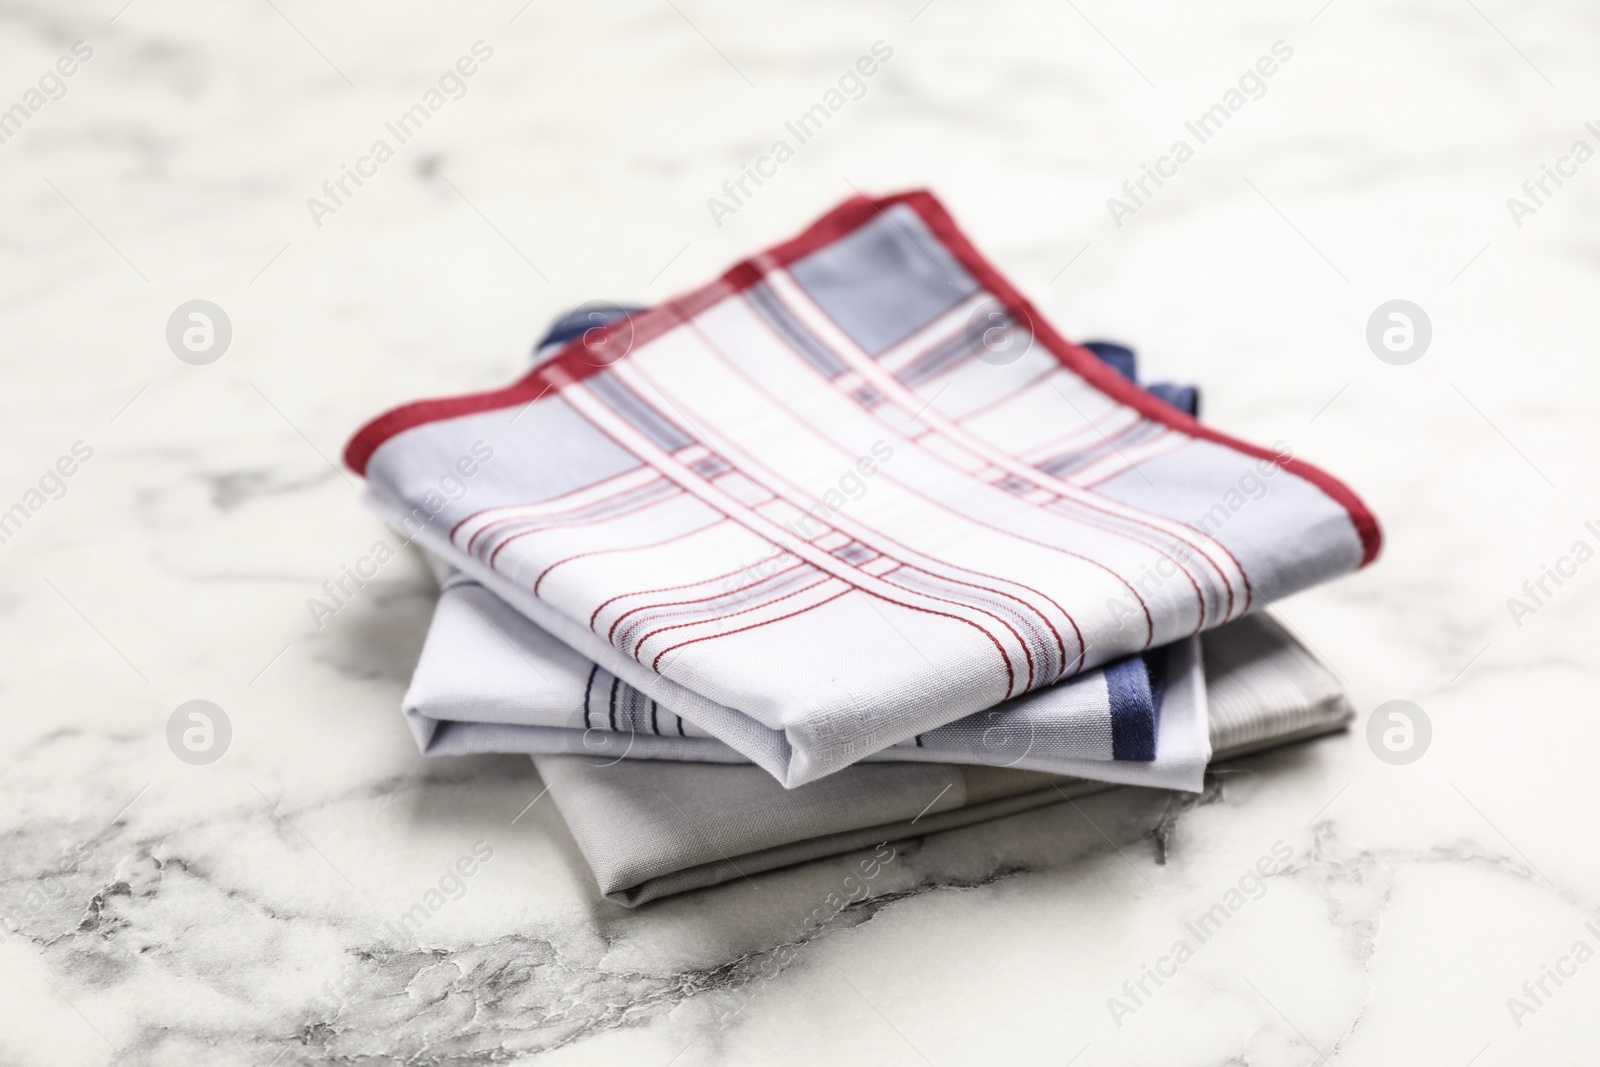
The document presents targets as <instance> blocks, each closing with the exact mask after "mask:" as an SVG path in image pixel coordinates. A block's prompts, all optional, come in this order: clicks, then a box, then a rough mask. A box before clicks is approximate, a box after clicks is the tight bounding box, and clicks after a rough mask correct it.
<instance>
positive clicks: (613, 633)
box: [590, 560, 832, 644]
mask: <svg viewBox="0 0 1600 1067" xmlns="http://www.w3.org/2000/svg"><path fill="white" fill-rule="evenodd" d="M801 567H811V564H809V563H807V562H806V561H805V560H799V561H798V562H796V563H795V564H794V565H793V566H790V567H785V568H784V569H783V570H781V571H776V572H774V573H772V574H769V575H768V576H767V577H765V578H763V579H761V581H759V582H753V583H751V584H750V585H747V586H745V587H744V588H743V589H739V590H736V591H735V592H729V591H727V590H723V591H722V592H720V593H712V594H711V595H710V596H702V597H695V598H693V599H691V600H668V601H655V602H652V603H649V604H640V605H639V606H638V607H636V608H629V609H628V610H627V611H624V612H623V613H622V614H621V615H618V616H617V617H616V619H615V620H614V621H613V622H612V623H611V627H610V629H608V630H607V631H606V640H607V641H610V642H611V643H612V644H616V640H617V627H618V626H621V625H622V620H623V619H626V618H627V617H628V616H629V615H633V614H635V613H637V612H641V611H660V610H661V609H662V608H681V607H684V606H686V605H689V604H706V603H709V602H710V601H713V600H722V599H724V598H727V597H732V596H734V595H735V594H736V593H744V592H746V591H748V590H752V589H755V588H757V587H758V586H762V585H765V584H767V583H768V582H772V581H775V580H776V579H778V578H781V577H783V576H784V575H785V574H790V573H792V572H794V571H797V570H799V569H800V568H801ZM811 569H812V570H817V568H815V567H812V568H811ZM817 573H818V574H823V573H824V572H823V571H820V570H817ZM829 577H832V576H831V575H829ZM696 584H702V583H696ZM750 595H751V596H759V595H760V594H759V593H751V594H750ZM613 599H615V598H613ZM768 603H775V601H768ZM731 606H732V605H730V607H731ZM760 606H761V605H759V604H757V605H756V607H760ZM590 628H591V629H592V628H593V623H592V622H591V623H590ZM630 629H631V627H630Z"/></svg>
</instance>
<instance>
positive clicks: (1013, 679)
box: [650, 579, 1017, 699]
mask: <svg viewBox="0 0 1600 1067" xmlns="http://www.w3.org/2000/svg"><path fill="white" fill-rule="evenodd" d="M843 580H844V579H840V581H843ZM849 592H857V593H860V594H862V595H863V596H870V597H876V598H877V599H878V600H881V601H883V602H884V603H885V604H894V605H895V606H897V607H902V608H909V609H910V610H912V611H920V612H922V613H923V614H925V615H933V616H937V617H940V618H946V619H950V620H951V621H952V622H960V623H965V624H966V625H968V626H970V627H972V628H973V629H974V630H977V631H978V632H979V633H981V634H982V635H983V636H985V637H987V638H988V639H989V643H990V644H992V645H993V646H994V648H995V651H996V652H998V653H1000V662H1001V663H1004V664H1005V665H1006V695H1005V697H1004V698H1002V699H1010V697H1011V694H1012V691H1013V690H1015V689H1016V687H1017V676H1016V674H1015V673H1014V672H1013V671H1012V670H1011V657H1010V656H1008V655H1006V650H1005V649H1004V648H1002V647H1001V645H1000V641H999V639H997V638H996V637H995V636H994V634H992V633H990V632H989V631H988V630H985V629H984V628H983V627H982V626H979V625H978V624H977V623H975V622H973V621H972V620H971V619H963V618H961V617H960V616H959V615H951V614H950V613H948V612H944V611H934V610H933V609H932V608H922V607H918V606H917V605H915V604H902V603H900V601H898V600H895V599H893V598H891V597H886V596H884V595H883V594H881V593H872V592H868V591H867V590H865V589H862V588H861V587H860V586H858V585H852V586H850V588H849V589H842V590H840V591H839V592H838V593H835V594H834V595H833V596H831V597H829V598H828V599H827V600H824V601H822V602H821V603H818V604H812V605H811V606H810V607H808V608H801V609H800V610H799V611H795V612H791V613H790V614H788V615H780V616H778V617H777V618H776V619H765V620H763V621H761V622H753V623H751V624H750V625H749V626H741V627H740V628H739V629H737V630H729V631H728V632H727V633H721V634H707V635H706V636H704V637H694V638H690V639H689V640H687V641H681V642H679V643H678V644H676V645H672V646H671V647H669V648H664V649H662V650H661V651H660V652H658V653H656V658H655V659H653V660H651V661H650V669H651V670H653V671H655V672H656V673H657V674H660V673H661V671H660V669H659V668H660V665H661V657H662V656H665V655H666V654H667V653H668V652H671V651H672V650H673V649H674V648H683V647H684V646H686V645H693V644H698V643H699V642H701V641H714V640H716V639H717V638H719V637H732V636H733V635H734V634H737V633H744V632H745V631H746V630H757V629H760V628H761V627H763V626H770V625H772V624H773V623H776V622H782V621H783V620H784V619H792V618H794V616H796V615H804V614H805V613H806V612H808V611H814V610H816V609H817V608H820V607H823V606H824V605H827V604H831V603H833V602H834V601H835V600H838V599H839V598H840V597H842V596H844V595H845V594H846V593H849Z"/></svg>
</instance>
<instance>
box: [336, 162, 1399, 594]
mask: <svg viewBox="0 0 1600 1067" xmlns="http://www.w3.org/2000/svg"><path fill="white" fill-rule="evenodd" d="M897 204H905V205H906V206H907V207H908V208H910V209H911V210H912V211H915V212H916V213H917V215H918V216H919V217H921V219H922V221H923V223H924V224H925V225H927V226H928V228H929V229H930V230H932V231H933V233H934V235H935V236H937V237H938V238H939V239H940V241H942V242H943V243H944V245H945V247H946V249H947V250H948V251H949V252H950V253H951V255H953V256H954V257H955V258H956V259H957V261H959V262H960V263H961V265H962V266H963V267H965V268H966V270H967V271H968V273H970V274H971V275H972V276H973V277H974V278H975V279H976V280H977V281H978V283H979V284H980V285H981V286H983V288H985V289H987V290H988V291H989V292H990V293H991V294H993V295H994V296H995V297H996V299H998V300H999V301H1000V302H1001V303H1002V304H1004V305H1006V307H1007V309H1008V310H1009V311H1011V312H1012V314H1013V315H1018V313H1020V316H1021V317H1023V318H1024V321H1026V322H1027V323H1028V325H1029V328H1030V330H1031V331H1032V332H1033V335H1034V336H1035V337H1036V338H1038V339H1039V340H1040V341H1042V342H1043V343H1044V346H1045V348H1046V349H1047V350H1048V351H1049V352H1050V353H1051V354H1052V355H1054V356H1055V357H1056V358H1057V359H1058V360H1060V361H1061V363H1062V364H1063V365H1065V366H1066V367H1068V368H1069V369H1070V370H1072V372H1073V373H1075V374H1077V375H1078V376H1079V377H1080V378H1083V379H1084V380H1086V381H1087V382H1089V383H1090V384H1091V385H1093V386H1094V387H1095V388H1096V389H1099V390H1100V391H1101V392H1102V393H1105V394H1106V395H1107V396H1109V397H1111V398H1112V399H1113V400H1116V401H1118V402H1119V403H1122V404H1126V405H1127V406H1129V407H1131V408H1133V409H1135V410H1136V411H1138V412H1139V413H1140V414H1141V415H1143V416H1145V417H1146V418H1149V419H1153V420H1155V421H1156V422H1160V423H1164V424H1166V425H1167V426H1170V427H1171V428H1172V429H1174V430H1178V431H1181V432H1183V433H1186V434H1189V435H1190V436H1191V437H1197V438H1200V439H1201V440H1205V441H1212V442H1214V443H1216V444H1220V445H1223V446H1225V447H1227V448H1231V449H1234V450H1235V451H1238V452H1243V453H1245V454H1246V455H1249V456H1254V457H1256V458H1257V459H1268V460H1271V461H1272V462H1273V463H1274V464H1276V465H1277V466H1278V467H1279V468H1280V469H1283V470H1286V471H1289V472H1290V473H1291V474H1294V475H1296V476H1297V477H1299V478H1302V479H1304V480H1305V481H1308V482H1310V483H1311V484H1312V485H1315V486H1316V487H1317V488H1318V489H1320V490H1322V492H1323V493H1324V494H1326V495H1327V496H1328V497H1329V499H1331V500H1333V501H1334V502H1335V503H1337V504H1338V505H1339V506H1340V507H1342V508H1344V510H1345V513H1346V514H1347V515H1349V517H1350V521H1351V524H1352V525H1353V526H1354V527H1355V530H1356V534H1357V536H1358V537H1359V538H1360V540H1361V546H1362V558H1361V565H1362V566H1363V567H1364V566H1366V565H1367V564H1369V563H1371V562H1372V561H1373V560H1374V559H1376V558H1377V557H1378V553H1379V552H1380V551H1381V550H1382V547H1383V534H1382V531H1381V529H1380V528H1379V526H1378V520H1377V519H1376V517H1374V516H1373V514H1372V512H1371V511H1370V510H1369V509H1368V508H1367V506H1366V504H1365V503H1363V502H1362V500H1361V498H1360V497H1358V496H1356V494H1355V493H1354V492H1353V491H1351V489H1350V488H1349V487H1348V486H1346V485H1345V484H1344V483H1343V482H1341V481H1339V480H1338V479H1337V478H1334V477H1333V476H1332V475H1330V474H1327V473H1325V472H1324V471H1322V470H1321V469H1319V468H1317V467H1313V466H1312V465H1311V464H1309V463H1306V462H1304V461H1302V460H1297V459H1294V458H1292V457H1290V458H1285V457H1282V456H1278V455H1277V454H1275V453H1273V452H1270V451H1268V450H1267V449H1264V448H1260V447H1258V446H1256V445H1252V444H1249V443H1248V442H1245V441H1241V440H1239V439H1238V438H1235V437H1232V436H1230V435H1228V434H1225V433H1222V432H1220V431H1218V430H1214V429H1212V428H1211V427H1209V426H1206V425H1203V424H1202V423H1200V422H1199V421H1198V420H1196V419H1194V418H1191V417H1190V416H1188V415H1185V414H1184V413H1183V412H1181V411H1178V410H1177V409H1176V408H1173V407H1171V406H1170V405H1168V404H1166V403H1164V402H1163V401H1161V400H1158V399H1157V398H1155V397H1153V396H1151V395H1150V394H1148V393H1146V392H1145V391H1144V390H1142V389H1140V388H1139V387H1138V386H1137V385H1134V384H1133V383H1132V382H1130V381H1128V380H1127V379H1126V378H1124V377H1122V375H1120V374H1118V373H1117V372H1116V371H1115V370H1113V369H1112V368H1110V367H1108V366H1106V365H1105V364H1104V363H1102V362H1101V361H1100V360H1098V359H1096V358H1095V356H1094V353H1092V352H1090V351H1088V350H1087V349H1085V348H1081V347H1079V346H1078V345H1075V344H1073V343H1072V342H1071V341H1068V340H1067V339H1066V338H1065V337H1063V336H1061V335H1060V334H1059V333H1057V332H1056V331H1055V329H1054V328H1053V327H1051V325H1050V324H1049V322H1048V321H1047V320H1046V319H1045V318H1044V317H1043V316H1042V315H1040V314H1039V312H1038V310H1037V309H1036V308H1034V306H1033V304H1032V303H1031V302H1029V301H1028V299H1027V298H1026V297H1024V296H1023V295H1022V294H1021V293H1020V292H1018V291H1017V289H1016V288H1014V287H1013V286H1012V285H1011V283H1010V282H1008V281H1007V280H1006V279H1005V277H1004V276H1003V275H1001V274H1000V272H999V271H998V270H997V269H996V268H995V267H994V266H992V265H991V264H990V263H989V261H988V260H987V259H985V258H984V257H983V255H982V254H981V253H980V252H979V251H978V250H977V248H976V247H975V246H974V245H973V244H972V242H971V241H970V240H969V239H968V238H967V236H966V234H965V233H963V232H962V230H961V229H960V227H958V226H957V225H956V223H955V220H954V219H953V218H951V217H950V214H949V213H948V212H947V211H945V209H944V207H943V205H941V204H940V203H939V201H938V200H937V199H935V198H934V196H933V194H931V193H929V192H927V191H926V190H922V189H917V190H912V191H910V192H905V193H895V194H893V195H890V196H885V197H878V198H875V199H869V198H867V197H862V196H857V197H852V198H851V199H849V200H847V201H845V202H844V203H842V204H840V205H839V206H838V207H836V208H834V209H833V210H832V211H830V212H828V214H826V215H824V216H823V217H822V218H821V219H819V220H817V221H816V222H815V223H813V224H812V225H811V226H810V227H808V228H807V229H806V230H804V231H803V232H802V233H800V234H799V235H798V236H796V237H794V238H793V239H791V240H789V241H786V242H784V243H783V244H780V245H777V246H775V247H774V248H772V249H770V250H769V251H767V252H764V253H761V254H760V255H759V256H757V257H752V258H751V259H746V260H743V261H741V262H739V263H738V264H736V265H734V266H733V267H732V268H730V269H729V270H728V271H727V273H725V274H724V275H723V276H722V277H721V278H719V279H717V280H716V281H714V282H712V283H710V284H709V285H706V286H702V287H701V288H699V289H696V290H693V291H692V292H690V293H687V294H685V295H684V296H680V297H678V298H676V299H674V300H670V301H668V302H666V303H664V304H661V305H658V306H657V307H654V308H651V309H650V310H648V311H645V312H642V313H640V314H638V315H635V316H632V317H631V318H628V319H623V320H620V321H619V322H616V323H613V324H612V325H610V326H608V327H605V328H603V329H602V330H600V331H592V330H591V331H588V332H587V333H586V334H584V335H582V336H580V337H578V338H575V339H574V340H573V341H571V342H569V343H568V344H567V346H566V347H565V348H563V349H561V350H560V351H559V352H558V353H557V354H556V355H555V356H554V357H552V359H550V360H548V361H546V362H545V363H542V364H540V365H539V366H538V367H536V368H534V369H533V370H531V371H529V372H528V373H527V374H526V375H524V376H523V377H522V378H520V379H518V380H517V381H515V382H513V383H512V384H511V385H509V386H506V387H505V388H503V389H497V390H492V391H489V392H483V393H469V394H466V395H462V396H454V397H445V398H442V399H436V400H421V401H416V402H414V403H410V404H405V405H402V406H400V407H397V408H394V409H392V410H390V411H387V412H385V413H384V414H382V415H379V416H378V417H377V418H375V419H373V420H372V421H371V422H369V423H367V424H366V425H365V426H363V427H362V428H361V429H360V430H358V431H356V433H355V435H354V436H353V437H352V438H351V439H350V443H349V444H348V445H346V446H345V452H344V461H345V464H346V465H347V466H348V467H349V468H350V469H351V470H353V471H355V472H356V473H357V474H360V475H365V474H366V472H367V463H368V461H369V460H371V458H372V454H373V453H374V452H375V451H377V450H378V448H379V447H380V446H381V445H382V444H383V443H384V442H386V441H388V440H389V439H390V438H392V437H394V436H395V435H396V434H400V433H403V432H405V431H406V430H410V429H413V428H415V427H417V426H422V425H424V424H426V423H430V422H437V421H439V420H441V419H450V418H458V417H460V416H463V415H472V414H477V413H479V412H483V411H493V410H496V409H499V408H505V407H510V406H511V405H513V404H521V403H529V402H531V401H534V400H538V399H540V398H542V397H543V396H544V395H545V394H546V393H548V392H549V391H550V390H551V389H553V388H556V387H557V386H558V385H559V384H561V383H564V382H568V381H581V380H582V379H584V378H587V377H589V376H590V375H593V374H598V373H599V372H600V371H602V370H604V369H605V368H606V367H607V366H609V365H610V363H611V362H615V360H601V359H599V358H598V357H597V356H595V355H594V354H593V353H592V351H591V348H590V347H588V346H590V345H593V346H594V347H595V348H601V347H602V346H603V344H604V343H605V342H606V341H608V340H609V339H610V338H611V337H612V336H614V335H615V334H618V333H621V332H622V331H623V330H625V329H631V330H632V331H633V343H634V344H642V343H645V342H647V341H649V340H651V339H653V338H655V337H659V336H660V335H661V334H663V333H665V332H666V331H667V330H670V329H671V328H672V327H674V326H676V325H678V324H680V323H681V322H683V321H685V320H686V319H688V318H691V317H693V316H694V315H696V314H698V313H699V312H701V311H703V310H705V309H706V308H708V307H710V306H712V305H713V304H715V303H716V302H717V301H718V300H721V299H723V298H724V297H727V296H730V295H732V294H734V293H738V292H743V291H744V290H745V289H748V288H749V287H750V286H752V285H754V284H755V283H756V282H758V281H760V279H761V276H762V273H763V269H762V267H759V266H757V265H756V260H757V259H760V260H762V261H763V263H764V264H775V265H777V266H787V265H788V264H790V263H793V262H794V261H796V260H798V259H801V258H803V257H805V256H807V255H809V254H810V253H812V252H814V251H816V250H817V249H819V248H822V247H823V246H825V245H828V244H830V243H832V242H833V241H835V240H837V239H839V238H840V237H843V236H845V235H847V234H849V233H850V232H852V231H853V230H856V229H858V228H860V227H861V226H862V225H864V224H865V223H867V222H870V221H871V220H872V219H873V218H874V217H876V216H877V215H878V214H879V213H881V212H882V211H884V210H887V209H888V208H891V207H894V206H895V205H897ZM591 335H595V336H593V337H592V338H591ZM617 358H624V359H625V358H626V353H624V354H623V355H622V356H619V357H617ZM1242 570H1243V569H1242V568H1241V572H1242ZM1247 595H1248V590H1247Z"/></svg>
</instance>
